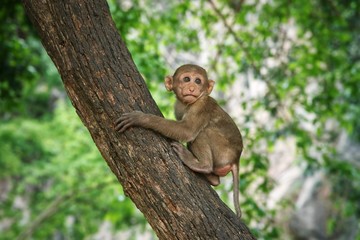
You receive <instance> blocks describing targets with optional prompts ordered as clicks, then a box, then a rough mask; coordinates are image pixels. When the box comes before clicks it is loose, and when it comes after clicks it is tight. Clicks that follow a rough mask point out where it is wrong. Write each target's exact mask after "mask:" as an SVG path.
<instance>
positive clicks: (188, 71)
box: [165, 64, 215, 105]
mask: <svg viewBox="0 0 360 240" xmlns="http://www.w3.org/2000/svg"><path fill="white" fill-rule="evenodd" d="M214 83H215V82H214V81H213V80H209V79H208V77H207V73H206V71H205V69H203V68H202V67H200V66H197V65H193V64H186V65H182V66H181V67H179V68H178V69H176V71H175V73H174V75H173V76H167V77H165V87H166V89H167V90H168V91H174V93H175V95H176V97H177V99H178V100H179V101H180V102H182V103H184V104H187V105H188V104H193V103H194V102H196V100H198V99H199V98H200V97H201V96H203V95H204V94H205V95H209V94H210V93H211V91H212V89H213V87H214Z"/></svg>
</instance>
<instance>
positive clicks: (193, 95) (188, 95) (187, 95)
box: [184, 93, 198, 98]
mask: <svg viewBox="0 0 360 240" xmlns="http://www.w3.org/2000/svg"><path fill="white" fill-rule="evenodd" d="M184 97H195V98H196V97H198V96H197V95H196V94H191V93H189V94H185V95H184Z"/></svg>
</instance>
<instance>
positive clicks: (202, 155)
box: [115, 64, 243, 217]
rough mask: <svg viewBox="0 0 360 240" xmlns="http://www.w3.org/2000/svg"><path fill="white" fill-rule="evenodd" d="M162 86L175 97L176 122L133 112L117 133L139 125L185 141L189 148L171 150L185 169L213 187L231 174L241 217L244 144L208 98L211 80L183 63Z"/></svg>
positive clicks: (122, 119) (122, 120)
mask: <svg viewBox="0 0 360 240" xmlns="http://www.w3.org/2000/svg"><path fill="white" fill-rule="evenodd" d="M165 87H166V89H167V90H168V91H173V92H174V93H175V94H176V98H177V101H176V104H175V116H176V119H177V121H173V120H168V119H164V118H162V117H159V116H155V115H152V114H145V113H143V112H139V111H135V112H131V113H126V114H124V115H122V116H121V117H120V118H119V119H117V121H116V127H115V128H116V130H117V131H119V132H124V131H125V130H126V129H128V128H129V127H132V126H139V127H143V128H148V129H152V130H154V131H156V132H159V133H160V134H162V135H164V136H166V137H168V138H171V139H174V140H177V141H180V142H187V147H188V149H186V148H184V147H183V145H182V144H180V143H178V142H174V143H172V147H173V149H174V151H175V152H176V153H177V155H178V156H179V157H180V159H181V160H182V161H183V163H184V164H185V165H186V166H188V167H189V168H190V169H191V170H193V171H195V172H199V173H202V174H203V175H204V176H205V177H206V179H207V180H208V182H209V183H210V184H211V185H213V186H217V185H218V184H219V183H220V177H223V176H225V175H227V174H228V173H229V172H230V171H231V172H232V175H233V183H234V186H233V188H234V189H233V192H234V204H235V210H236V213H237V215H238V216H239V217H241V210H240V205H239V159H240V155H241V152H242V149H243V143H242V138H241V134H240V132H239V129H238V128H237V126H236V125H235V123H234V121H233V120H232V119H231V117H230V116H229V115H228V114H227V113H226V112H225V111H224V110H223V109H222V108H221V107H220V106H219V105H218V104H217V103H216V101H215V100H214V99H213V98H212V97H210V96H209V94H210V93H211V91H212V89H213V87H214V81H213V80H209V79H208V77H207V73H206V71H205V70H204V69H203V68H201V67H199V66H197V65H192V64H186V65H183V66H181V67H179V68H178V69H177V70H176V71H175V73H174V76H167V77H166V78H165Z"/></svg>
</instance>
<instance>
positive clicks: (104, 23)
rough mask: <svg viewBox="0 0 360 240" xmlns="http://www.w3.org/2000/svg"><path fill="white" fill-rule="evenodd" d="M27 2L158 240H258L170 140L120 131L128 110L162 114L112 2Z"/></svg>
mask: <svg viewBox="0 0 360 240" xmlns="http://www.w3.org/2000/svg"><path fill="white" fill-rule="evenodd" d="M23 2H24V6H25V9H26V12H27V14H28V16H29V18H30V20H31V21H32V23H33V24H34V26H35V27H36V28H37V30H38V32H39V35H40V37H41V40H42V43H43V45H44V47H45V49H46V50H47V52H48V54H49V55H50V57H51V59H52V60H53V61H54V63H55V65H56V67H57V69H58V71H59V73H60V74H61V77H62V80H63V82H64V85H65V88H66V91H67V93H68V95H69V97H70V99H71V101H72V103H73V105H74V107H75V109H76V111H77V113H78V115H79V116H80V118H81V120H82V121H83V123H84V124H85V126H86V127H87V128H88V130H89V131H90V133H91V136H92V138H93V140H94V142H95V143H96V145H97V147H98V148H99V150H100V152H101V153H102V156H103V157H104V159H105V160H106V162H107V164H108V165H109V167H110V168H111V170H112V171H113V172H114V174H115V175H116V176H117V178H118V180H119V182H120V183H121V185H122V186H123V188H124V191H125V193H126V195H127V196H129V197H130V198H131V199H132V200H133V202H134V203H135V204H136V206H137V207H138V208H139V209H140V210H141V211H142V212H143V213H144V215H145V217H146V218H147V220H148V222H149V223H150V225H151V226H152V228H153V229H154V230H155V232H156V234H157V235H158V237H159V238H160V239H207V240H209V239H254V237H253V236H252V235H251V234H250V232H249V230H248V229H247V227H246V226H245V225H244V224H243V223H242V222H241V221H240V220H239V219H238V218H237V217H236V216H235V214H234V213H233V212H232V211H231V210H230V209H229V208H228V207H227V206H226V205H225V204H224V203H223V202H222V201H221V200H220V199H219V197H218V195H217V194H216V192H215V191H214V190H213V189H212V188H211V187H210V186H209V184H207V183H206V181H204V180H202V179H201V178H199V177H197V176H196V175H195V174H194V173H193V172H191V171H190V170H189V169H186V168H185V167H184V165H183V164H182V163H181V162H180V160H179V159H178V158H177V157H176V155H175V154H174V153H173V151H172V150H171V147H170V145H169V141H168V140H166V139H165V138H163V137H161V136H159V135H157V134H155V133H154V132H151V131H148V130H144V129H141V128H132V129H131V130H128V131H126V132H125V133H124V134H119V133H117V132H115V131H114V121H115V119H116V118H117V117H118V116H120V114H122V113H124V112H129V111H133V110H140V111H143V112H148V113H154V114H158V115H159V114H161V113H160V111H159V110H158V108H157V106H156V104H155V102H154V101H153V99H152V97H151V95H150V93H149V91H148V89H147V87H146V85H145V83H144V81H143V79H142V77H141V75H140V74H139V72H138V71H137V69H136V66H135V64H134V62H133V60H132V58H131V55H130V53H129V52H128V50H127V48H126V46H125V44H124V42H123V40H122V39H121V37H120V35H119V33H118V32H117V30H116V28H115V25H114V23H113V21H112V19H111V16H110V13H109V9H108V5H107V3H106V1H105V0H90V1H82V0H72V1H69V0H61V1H58V0H53V1H51V0H24V1H23ZM69 141H71V139H69ZM94 181H96V179H94ZM79 184H80V183H79Z"/></svg>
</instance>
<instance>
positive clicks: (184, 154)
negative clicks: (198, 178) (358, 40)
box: [171, 142, 213, 174]
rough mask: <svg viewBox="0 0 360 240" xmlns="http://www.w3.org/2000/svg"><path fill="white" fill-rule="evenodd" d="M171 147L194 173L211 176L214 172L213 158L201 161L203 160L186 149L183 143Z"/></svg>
mask: <svg viewBox="0 0 360 240" xmlns="http://www.w3.org/2000/svg"><path fill="white" fill-rule="evenodd" d="M171 146H172V147H173V149H174V151H175V152H176V154H177V155H178V156H179V157H180V159H181V161H182V162H183V163H184V164H185V165H186V166H188V167H189V168H190V169H191V170H193V171H194V172H199V173H205V174H210V173H211V172H212V170H213V166H212V160H211V156H209V158H208V159H207V161H204V160H203V161H201V159H198V158H196V157H195V156H194V155H193V153H191V152H190V151H189V150H188V149H186V148H185V147H184V146H183V145H182V144H181V143H178V142H173V143H171ZM204 152H206V150H204ZM203 159H204V158H203Z"/></svg>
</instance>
